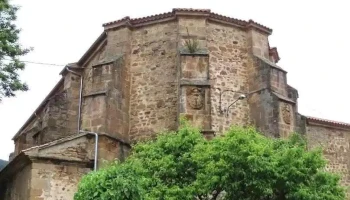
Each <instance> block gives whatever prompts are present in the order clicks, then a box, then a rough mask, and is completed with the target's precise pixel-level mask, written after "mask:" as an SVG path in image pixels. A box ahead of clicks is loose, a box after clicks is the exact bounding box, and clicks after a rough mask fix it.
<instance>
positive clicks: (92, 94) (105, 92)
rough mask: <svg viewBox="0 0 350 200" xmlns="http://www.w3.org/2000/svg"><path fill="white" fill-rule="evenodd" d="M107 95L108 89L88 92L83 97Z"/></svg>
mask: <svg viewBox="0 0 350 200" xmlns="http://www.w3.org/2000/svg"><path fill="white" fill-rule="evenodd" d="M106 95H107V91H99V92H94V93H90V94H86V95H84V96H83V97H94V96H106Z"/></svg>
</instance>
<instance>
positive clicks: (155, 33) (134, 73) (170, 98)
mask: <svg viewBox="0 0 350 200" xmlns="http://www.w3.org/2000/svg"><path fill="white" fill-rule="evenodd" d="M176 46H177V23H175V22H168V23H166V24H156V25H151V26H148V27H144V28H140V29H136V30H134V31H133V32H132V41H131V49H132V50H131V63H130V73H131V90H130V126H131V127H130V138H131V140H134V139H136V138H138V139H143V138H146V137H149V136H152V134H153V133H156V132H159V131H162V130H165V129H175V128H176V124H177V93H178V91H177V68H176V54H177V48H176Z"/></svg>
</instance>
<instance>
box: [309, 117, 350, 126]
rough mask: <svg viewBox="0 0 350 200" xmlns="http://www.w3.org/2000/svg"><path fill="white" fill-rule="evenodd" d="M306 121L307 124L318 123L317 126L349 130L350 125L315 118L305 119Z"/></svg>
mask: <svg viewBox="0 0 350 200" xmlns="http://www.w3.org/2000/svg"><path fill="white" fill-rule="evenodd" d="M306 120H307V122H308V123H318V124H324V125H328V126H335V127H340V128H350V124H349V123H345V122H339V121H333V120H328V119H321V118H316V117H306Z"/></svg>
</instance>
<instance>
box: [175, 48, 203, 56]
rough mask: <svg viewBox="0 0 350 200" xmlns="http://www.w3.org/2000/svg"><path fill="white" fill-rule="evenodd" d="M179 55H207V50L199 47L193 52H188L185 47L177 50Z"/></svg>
mask: <svg viewBox="0 0 350 200" xmlns="http://www.w3.org/2000/svg"><path fill="white" fill-rule="evenodd" d="M179 53H180V56H209V53H208V50H206V49H200V50H198V51H197V52H195V53H190V52H189V51H188V50H187V49H185V48H181V49H180V50H179Z"/></svg>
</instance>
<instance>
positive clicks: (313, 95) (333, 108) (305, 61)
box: [0, 0, 350, 160]
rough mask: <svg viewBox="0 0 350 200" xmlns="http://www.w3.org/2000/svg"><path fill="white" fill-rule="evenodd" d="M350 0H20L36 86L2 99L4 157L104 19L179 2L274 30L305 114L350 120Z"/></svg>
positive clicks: (273, 41) (28, 73)
mask: <svg viewBox="0 0 350 200" xmlns="http://www.w3.org/2000/svg"><path fill="white" fill-rule="evenodd" d="M346 2H347V1H345V0H332V1H330V0H327V1H326V0H319V1H305V0H294V1H288V2H287V1H281V0H264V1H261V0H244V1H242V0H241V1H237V0H231V1H228V0H215V1H213V0H210V1H209V0H200V1H199V0H191V1H189V0H175V1H159V0H147V1H145V0H134V1H117V0H99V1H96V0H30V1H28V0H12V3H13V4H16V5H19V6H20V7H21V9H20V10H19V12H18V19H17V22H16V23H17V25H18V26H19V27H20V28H21V29H22V32H21V34H20V42H21V43H22V44H23V46H25V47H33V48H34V50H33V51H32V52H31V53H30V54H28V55H26V56H24V57H23V58H22V60H25V61H32V62H40V63H51V64H57V65H62V66H52V65H38V64H27V67H26V69H25V70H24V71H23V72H21V73H20V74H21V78H22V80H24V81H25V82H27V84H28V85H29V87H30V90H29V91H27V92H18V93H17V97H15V98H5V99H3V101H2V102H1V103H0V159H5V160H7V159H8V156H9V154H10V153H11V152H13V150H14V145H13V141H12V140H11V139H12V137H13V135H14V134H15V133H16V132H17V131H18V130H19V128H20V127H21V126H22V125H23V124H24V122H25V121H26V120H27V119H28V118H29V116H30V115H31V114H32V113H33V112H34V110H35V109H36V108H37V107H38V105H39V104H40V103H41V102H42V100H43V99H44V98H45V97H46V95H47V94H48V93H49V92H50V90H51V89H52V88H53V87H54V85H55V84H56V83H57V81H58V80H59V79H60V75H59V72H60V71H61V69H62V68H63V65H65V64H67V63H71V62H76V61H78V60H79V58H80V57H81V56H82V55H83V54H84V53H85V52H86V50H87V49H88V48H89V47H90V45H91V44H92V43H93V42H94V41H95V40H96V38H97V37H98V36H99V35H100V33H101V32H102V31H103V28H102V24H103V23H106V22H109V21H114V20H117V19H120V18H123V17H125V16H130V17H132V18H133V17H143V16H148V15H153V14H158V13H163V12H169V11H171V10H172V8H200V9H211V11H212V12H215V13H219V14H222V15H226V16H230V17H234V18H238V19H243V20H249V19H253V20H254V21H256V22H258V23H261V24H263V25H265V26H267V27H270V28H272V29H273V33H272V35H271V36H270V38H269V41H270V46H271V47H277V49H278V52H279V55H280V57H281V60H280V61H279V63H278V65H279V66H280V67H282V68H283V69H285V70H286V71H288V76H287V77H288V83H289V84H290V85H291V86H293V87H295V88H296V89H298V91H299V112H300V113H301V114H303V115H307V116H316V117H320V118H326V119H332V120H337V121H343V122H348V123H350V115H349V113H350V105H349V104H350V95H349V92H350V91H349V86H350V77H349V75H350V68H349V64H348V63H349V62H348V56H349V53H350V51H349V49H350V24H349V21H348V19H350V12H348V8H349V6H348V3H346Z"/></svg>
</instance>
